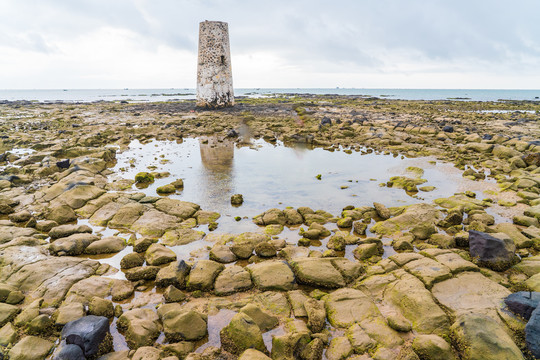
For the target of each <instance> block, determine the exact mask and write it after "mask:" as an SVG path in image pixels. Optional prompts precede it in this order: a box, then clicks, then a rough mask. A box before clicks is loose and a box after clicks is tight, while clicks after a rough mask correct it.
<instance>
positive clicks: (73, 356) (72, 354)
mask: <svg viewBox="0 0 540 360" xmlns="http://www.w3.org/2000/svg"><path fill="white" fill-rule="evenodd" d="M85 359H86V357H85V356H84V352H83V351H82V349H81V348H80V347H79V346H77V345H74V344H63V345H62V346H61V348H60V351H59V352H58V353H57V354H56V355H55V356H54V360H85Z"/></svg>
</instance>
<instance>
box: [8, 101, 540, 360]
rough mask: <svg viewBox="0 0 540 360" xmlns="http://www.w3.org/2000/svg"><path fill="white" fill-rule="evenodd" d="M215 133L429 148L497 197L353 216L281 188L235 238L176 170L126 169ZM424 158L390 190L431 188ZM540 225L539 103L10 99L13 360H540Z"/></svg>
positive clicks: (466, 197) (412, 152)
mask: <svg viewBox="0 0 540 360" xmlns="http://www.w3.org/2000/svg"><path fill="white" fill-rule="evenodd" d="M501 110H502V111H501ZM525 110H526V111H525ZM206 137H208V138H211V139H213V141H216V142H223V141H230V142H233V143H234V145H235V146H237V147H242V146H249V144H250V141H251V140H252V139H263V140H264V141H266V142H269V143H278V142H279V143H283V144H285V145H291V146H292V145H298V144H301V145H302V146H307V147H320V148H323V149H325V150H328V151H343V152H345V153H352V152H357V151H363V152H366V153H368V152H380V153H387V154H394V156H399V157H406V158H414V157H422V156H430V157H433V158H436V159H438V160H444V161H449V162H451V163H453V164H454V165H455V167H456V168H458V169H459V170H460V171H462V175H463V177H465V178H467V179H470V180H473V181H476V182H478V183H479V184H480V185H481V186H482V185H483V184H485V191H480V192H478V191H477V192H475V191H464V192H461V193H456V194H453V195H451V196H448V197H444V198H438V199H436V200H435V201H434V202H422V201H418V202H417V203H415V204H413V205H409V206H399V207H391V206H388V204H383V203H379V202H375V203H365V202H363V201H362V196H361V194H360V195H359V196H358V197H356V198H354V199H353V200H351V203H346V204H343V206H342V211H341V213H338V214H336V213H330V212H328V209H312V208H309V207H307V206H301V207H295V208H293V207H288V204H287V199H282V200H281V202H282V204H283V207H281V208H269V209H265V211H263V212H262V213H253V214H250V219H249V220H247V221H252V222H253V223H254V224H256V225H257V231H250V232H242V231H234V229H231V231H230V232H227V233H224V232H222V231H220V230H219V226H220V216H221V214H219V213H218V212H216V211H215V210H216V209H212V208H201V206H200V205H199V204H195V203H193V202H187V201H182V200H178V199H174V198H173V197H171V196H172V195H171V194H174V193H176V192H178V191H187V190H183V187H184V182H183V181H182V179H180V178H178V177H177V176H176V175H174V174H172V175H171V174H167V173H160V172H156V171H154V170H153V169H148V168H141V169H138V168H137V169H136V170H137V172H138V174H137V176H135V177H133V178H121V174H117V173H115V172H114V171H113V167H114V165H115V163H116V158H117V155H118V154H119V153H121V152H122V151H125V150H126V149H127V148H128V145H129V144H130V143H131V142H132V141H133V140H138V141H140V142H141V143H148V142H150V141H152V140H155V139H157V140H171V141H178V142H181V141H182V139H185V138H206ZM159 161H160V159H157V158H156V163H158V162H159ZM133 166H134V167H136V165H133ZM359 171H364V172H365V171H369V169H359ZM409 171H410V176H396V177H392V178H390V179H388V181H386V182H384V183H381V184H380V186H381V187H384V188H399V189H403V191H406V192H407V193H408V194H410V195H414V194H417V193H418V192H419V191H420V192H422V191H430V190H431V189H430V188H429V186H425V185H423V184H424V183H425V180H424V179H423V178H422V176H423V174H424V170H423V169H421V168H411V169H409ZM158 178H167V179H168V180H170V181H169V182H168V184H167V185H165V186H161V187H159V188H158V189H157V192H156V193H154V194H148V193H145V191H144V189H145V187H146V186H148V184H151V183H152V182H153V181H155V179H158ZM481 186H480V187H481ZM240 195H242V196H240ZM314 196H315V195H314ZM317 196H322V197H324V194H317ZM249 197H250V194H238V195H237V196H235V197H234V198H232V199H231V201H232V202H233V204H234V205H235V206H242V201H243V198H244V199H245V198H249ZM238 220H240V219H238ZM539 220H540V104H539V103H538V102H519V101H499V102H470V101H400V100H387V99H378V98H365V97H357V96H311V95H304V96H298V95H280V96H276V97H268V98H262V99H250V98H243V99H242V98H241V99H237V100H236V106H235V107H233V108H230V109H224V110H219V111H204V110H200V109H197V108H196V107H195V103H194V102H192V101H183V102H164V103H151V104H140V103H133V104H132V103H126V102H99V103H90V104H63V103H54V104H47V103H32V102H4V103H2V104H0V359H14V360H15V359H17V360H31V359H59V360H60V359H102V360H126V359H131V360H139V359H156V360H158V359H167V360H174V359H189V360H207V359H241V360H247V359H269V358H271V359H274V360H277V359H280V360H281V359H291V360H292V359H303V360H318V359H329V360H337V359H356V360H360V359H362V360H368V359H377V360H379V359H381V360H382V359H403V360H405V359H410V360H415V359H420V360H425V359H534V358H540V306H538V304H539V302H540V254H539V253H540V224H539ZM103 228H106V229H107V231H101V230H98V229H103ZM291 234H294V236H293V235H291ZM201 241H204V244H206V245H204V246H202V247H200V248H196V249H194V248H193V246H192V245H193V244H199V243H200V242H201ZM182 247H185V249H186V250H185V253H188V254H190V256H188V257H186V258H183V259H180V258H179V256H178V253H177V251H179V249H180V251H181V249H182ZM322 248H324V249H323V250H321V249H322ZM390 250H391V253H390ZM111 257H118V259H119V261H118V264H117V265H116V263H114V265H113V264H112V262H107V261H105V260H106V259H110V258H111Z"/></svg>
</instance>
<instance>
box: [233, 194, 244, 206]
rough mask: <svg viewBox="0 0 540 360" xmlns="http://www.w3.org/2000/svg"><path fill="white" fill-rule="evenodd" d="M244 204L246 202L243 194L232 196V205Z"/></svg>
mask: <svg viewBox="0 0 540 360" xmlns="http://www.w3.org/2000/svg"><path fill="white" fill-rule="evenodd" d="M243 202H244V197H243V196H242V194H234V195H233V196H231V204H232V205H236V206H239V205H242V203H243Z"/></svg>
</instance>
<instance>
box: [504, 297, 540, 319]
mask: <svg viewBox="0 0 540 360" xmlns="http://www.w3.org/2000/svg"><path fill="white" fill-rule="evenodd" d="M504 303H505V304H506V305H507V306H508V309H510V311H512V312H513V313H514V314H516V315H519V316H521V317H522V318H524V319H525V320H529V319H530V318H531V314H532V312H533V311H534V309H536V308H537V307H538V304H539V303H540V292H536V291H532V292H529V291H519V292H516V293H513V294H510V295H508V296H507V297H506V299H504Z"/></svg>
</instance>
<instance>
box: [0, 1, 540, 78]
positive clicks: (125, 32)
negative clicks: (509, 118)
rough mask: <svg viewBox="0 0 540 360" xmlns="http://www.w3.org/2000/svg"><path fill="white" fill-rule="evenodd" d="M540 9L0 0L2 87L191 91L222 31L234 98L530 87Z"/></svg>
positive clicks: (524, 4)
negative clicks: (208, 47) (209, 37)
mask: <svg viewBox="0 0 540 360" xmlns="http://www.w3.org/2000/svg"><path fill="white" fill-rule="evenodd" d="M539 12H540V3H539V2H538V1H536V0H520V1H518V2H514V3H509V2H507V1H502V0H490V1H488V0H476V1H473V2H471V1H465V0H455V1H452V2H449V1H443V0H431V1H429V2H426V1H422V0H409V1H406V2H404V1H400V0H380V1H376V2H375V1H358V0H336V1H332V2H329V1H323V0H311V1H308V0H297V1H290V0H274V1H271V2H269V1H257V0H255V1H247V0H199V1H195V0H160V1H150V0H114V1H110V0H79V1H69V0H41V1H38V0H27V1H18V0H3V1H2V3H1V5H0V51H1V53H2V57H0V66H1V67H2V69H3V71H2V72H1V73H0V88H107V87H113V88H123V87H130V88H148V87H156V88H159V87H194V86H195V77H196V73H195V72H196V52H197V48H196V47H197V35H198V34H197V31H198V23H199V22H200V21H203V20H206V19H208V20H223V21H228V22H229V28H230V35H231V50H232V61H233V76H234V83H235V86H236V87H334V86H349V87H406V88H421V87H430V88H446V87H458V88H459V87H461V88H463V87H474V88H489V87H494V88H538V84H539V83H540V82H539V81H538V80H539V76H540V75H539V74H540V71H539V70H538V64H539V63H540V39H539V38H538V37H537V36H536V35H535V34H538V33H540V22H538V21H537V14H538V13H539Z"/></svg>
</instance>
